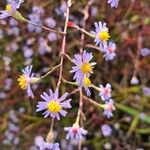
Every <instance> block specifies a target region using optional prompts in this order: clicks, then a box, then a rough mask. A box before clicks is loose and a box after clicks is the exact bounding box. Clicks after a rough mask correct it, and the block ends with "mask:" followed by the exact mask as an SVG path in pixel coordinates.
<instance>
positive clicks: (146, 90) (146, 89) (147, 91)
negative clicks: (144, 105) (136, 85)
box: [142, 87, 150, 96]
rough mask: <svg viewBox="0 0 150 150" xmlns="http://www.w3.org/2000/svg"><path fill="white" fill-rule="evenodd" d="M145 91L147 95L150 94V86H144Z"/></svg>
mask: <svg viewBox="0 0 150 150" xmlns="http://www.w3.org/2000/svg"><path fill="white" fill-rule="evenodd" d="M142 90H143V93H144V95H146V96H150V88H149V87H142Z"/></svg>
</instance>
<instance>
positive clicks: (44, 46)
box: [38, 37, 52, 55]
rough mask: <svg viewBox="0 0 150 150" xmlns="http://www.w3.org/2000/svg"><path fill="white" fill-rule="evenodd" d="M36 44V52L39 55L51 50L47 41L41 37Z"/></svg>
mask: <svg viewBox="0 0 150 150" xmlns="http://www.w3.org/2000/svg"><path fill="white" fill-rule="evenodd" d="M38 42H39V47H38V52H39V54H40V55H44V54H45V53H46V52H51V51H52V48H51V47H50V46H49V45H48V43H47V42H48V41H47V40H46V39H44V38H43V37H40V38H39V41H38Z"/></svg>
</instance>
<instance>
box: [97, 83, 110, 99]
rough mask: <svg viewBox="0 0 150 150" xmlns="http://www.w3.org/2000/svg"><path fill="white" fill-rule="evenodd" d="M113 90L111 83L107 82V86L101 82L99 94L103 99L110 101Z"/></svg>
mask: <svg viewBox="0 0 150 150" xmlns="http://www.w3.org/2000/svg"><path fill="white" fill-rule="evenodd" d="M111 91H112V89H111V85H110V84H109V83H107V84H106V86H105V87H104V86H103V85H101V84H100V93H99V96H101V99H102V100H103V101H108V100H109V99H110V98H111Z"/></svg>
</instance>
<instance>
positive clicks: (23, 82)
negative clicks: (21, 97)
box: [18, 75, 28, 89]
mask: <svg viewBox="0 0 150 150" xmlns="http://www.w3.org/2000/svg"><path fill="white" fill-rule="evenodd" d="M18 82H19V85H20V87H21V88H22V89H26V88H27V85H28V81H27V78H26V76H24V75H21V76H20V77H19V78H18Z"/></svg>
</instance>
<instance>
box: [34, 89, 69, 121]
mask: <svg viewBox="0 0 150 150" xmlns="http://www.w3.org/2000/svg"><path fill="white" fill-rule="evenodd" d="M67 96H68V93H65V94H64V95H62V96H61V97H60V98H58V97H59V93H58V89H56V90H55V92H54V93H53V91H52V90H51V89H50V90H49V94H47V93H46V92H44V93H43V94H41V98H42V99H43V100H44V102H38V105H37V109H36V111H37V112H39V111H43V110H46V111H45V112H44V113H43V115H44V118H47V117H48V116H51V117H52V118H57V119H58V120H60V115H62V116H64V117H65V116H66V114H67V112H66V111H65V110H63V108H71V105H70V101H71V99H68V100H65V99H66V97H67Z"/></svg>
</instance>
